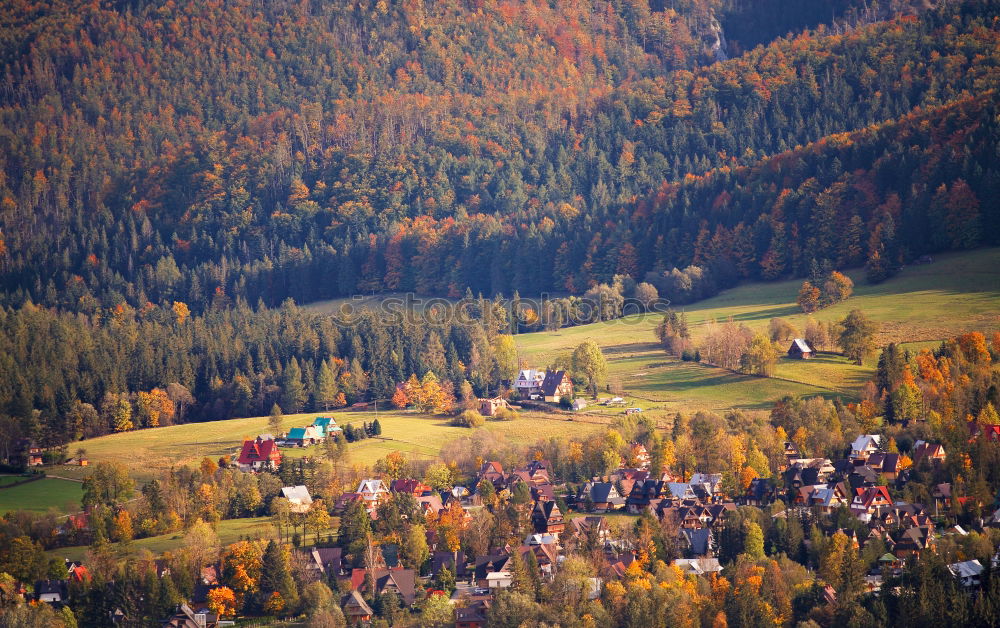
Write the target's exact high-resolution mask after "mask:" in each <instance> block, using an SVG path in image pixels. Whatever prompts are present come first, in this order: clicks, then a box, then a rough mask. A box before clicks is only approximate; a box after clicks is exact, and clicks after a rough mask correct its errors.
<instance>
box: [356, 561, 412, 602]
mask: <svg viewBox="0 0 1000 628" xmlns="http://www.w3.org/2000/svg"><path fill="white" fill-rule="evenodd" d="M367 575H368V570H367V569H355V570H354V571H352V572H351V588H352V589H353V590H354V591H358V592H361V593H365V592H366V586H367V585H366V580H367V578H366V576H367ZM373 576H374V580H375V591H373V592H371V594H372V595H382V594H383V593H386V592H393V593H397V594H398V595H399V597H400V598H401V600H402V603H403V604H404V605H405V606H410V605H411V604H413V600H414V599H416V597H417V588H416V572H414V571H413V570H412V569H375V570H374V573H373Z"/></svg>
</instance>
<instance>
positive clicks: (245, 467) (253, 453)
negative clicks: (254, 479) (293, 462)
mask: <svg viewBox="0 0 1000 628" xmlns="http://www.w3.org/2000/svg"><path fill="white" fill-rule="evenodd" d="M237 463H238V464H239V466H240V471H261V470H264V469H277V468H278V465H280V464H281V452H280V451H278V446H277V445H276V444H275V442H274V440H273V439H270V438H269V439H267V440H262V439H261V437H260V436H258V437H257V438H255V439H254V440H245V441H243V449H242V450H241V451H240V457H239V459H238V460H237Z"/></svg>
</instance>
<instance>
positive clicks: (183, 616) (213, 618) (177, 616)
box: [161, 604, 219, 628]
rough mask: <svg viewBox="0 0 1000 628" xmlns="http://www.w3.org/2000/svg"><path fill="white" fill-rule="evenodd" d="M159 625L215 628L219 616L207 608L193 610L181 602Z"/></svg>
mask: <svg viewBox="0 0 1000 628" xmlns="http://www.w3.org/2000/svg"><path fill="white" fill-rule="evenodd" d="M161 625H162V626H163V628H215V626H218V625H219V617H218V616H217V615H216V614H215V613H211V612H209V611H208V610H207V609H199V610H197V611H195V610H194V609H192V608H191V607H190V606H188V605H187V604H181V605H180V606H178V607H177V611H176V612H175V613H174V614H173V615H172V616H171V617H170V618H169V619H167V621H165V622H163V624H161Z"/></svg>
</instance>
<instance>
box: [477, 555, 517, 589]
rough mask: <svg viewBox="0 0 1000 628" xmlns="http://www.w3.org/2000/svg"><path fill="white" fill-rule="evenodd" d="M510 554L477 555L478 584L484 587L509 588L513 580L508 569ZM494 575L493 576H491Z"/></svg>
mask: <svg viewBox="0 0 1000 628" xmlns="http://www.w3.org/2000/svg"><path fill="white" fill-rule="evenodd" d="M509 560H510V554H508V553H497V554H492V555H490V556H478V557H476V566H475V571H474V577H475V581H476V586H478V587H482V588H490V589H494V588H500V589H503V588H507V587H509V586H510V584H511V582H512V581H513V576H512V575H511V573H510V571H509V570H507V569H506V567H507V563H508V561H509ZM490 575H493V578H492V579H491V578H490Z"/></svg>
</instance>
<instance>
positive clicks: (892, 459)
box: [865, 453, 900, 480]
mask: <svg viewBox="0 0 1000 628" xmlns="http://www.w3.org/2000/svg"><path fill="white" fill-rule="evenodd" d="M899 460H900V457H899V454H883V453H874V454H872V455H871V456H869V457H868V460H867V461H866V462H865V466H866V467H868V468H869V469H872V470H873V471H875V472H876V473H878V474H880V475H884V476H885V477H886V479H888V480H895V479H896V478H897V477H899V472H900V468H899Z"/></svg>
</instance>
